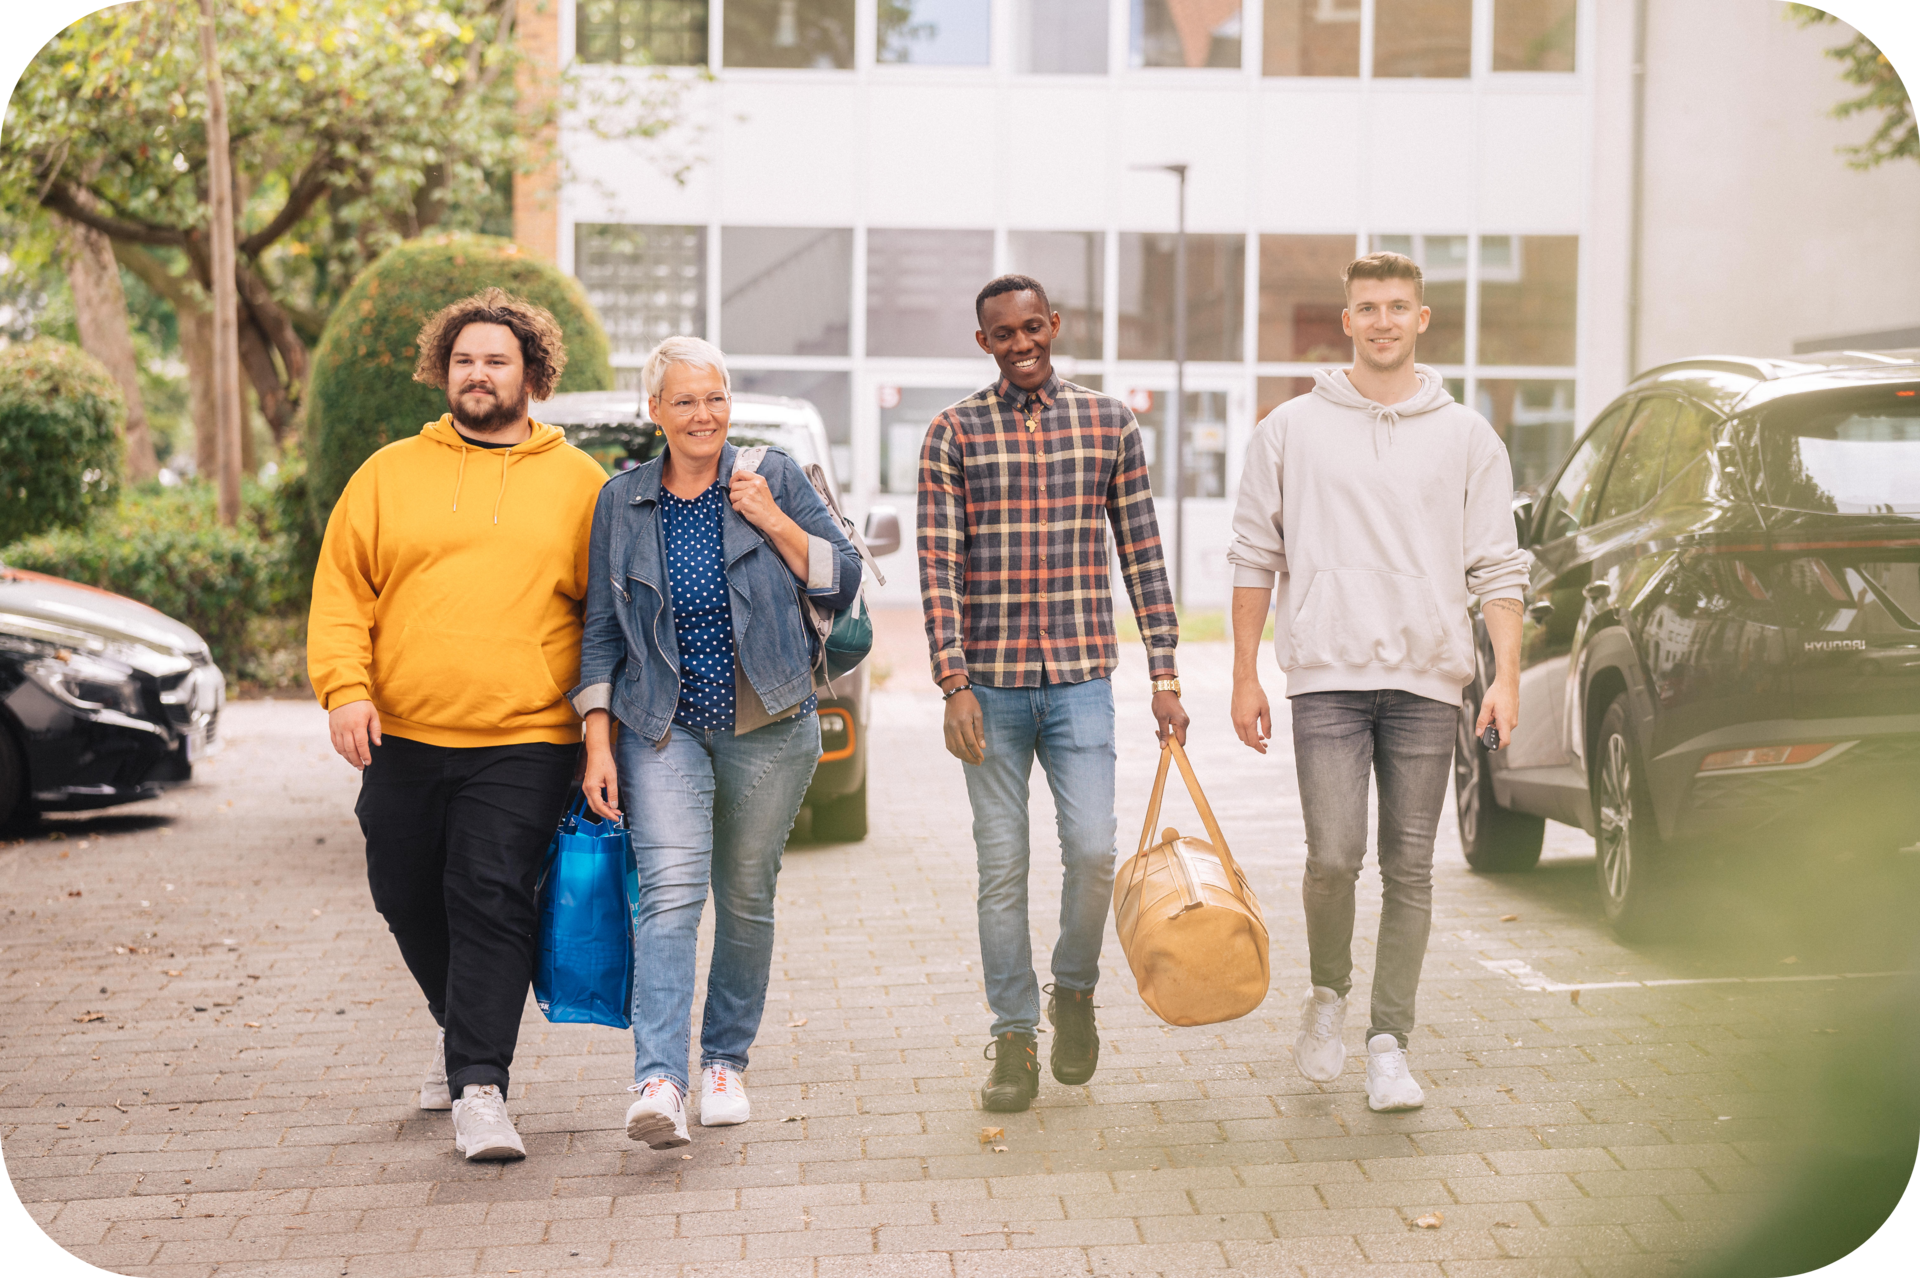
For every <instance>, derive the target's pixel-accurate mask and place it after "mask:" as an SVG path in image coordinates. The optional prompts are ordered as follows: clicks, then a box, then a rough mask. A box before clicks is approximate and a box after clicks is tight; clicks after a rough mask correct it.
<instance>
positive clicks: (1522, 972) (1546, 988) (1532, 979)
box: [1480, 959, 1920, 994]
mask: <svg viewBox="0 0 1920 1278" xmlns="http://www.w3.org/2000/svg"><path fill="white" fill-rule="evenodd" d="M1480 966H1481V967H1484V968H1486V969H1487V970H1488V971H1491V972H1498V973H1500V975H1502V976H1511V977H1512V978H1513V979H1514V980H1516V981H1518V982H1519V983H1520V988H1521V989H1523V990H1526V991H1528V992H1530V993H1535V994H1564V993H1566V992H1567V991H1569V990H1651V989H1665V988H1667V987H1669V986H1674V985H1784V984H1787V983H1789V982H1796V981H1868V980H1875V979H1884V978H1886V977H1890V976H1914V975H1920V973H1914V972H1831V973H1824V974H1818V973H1809V974H1807V975H1804V976H1686V977H1669V978H1667V979H1664V980H1657V981H1576V982H1573V983H1570V984H1569V983H1566V982H1562V981H1556V980H1552V979H1551V978H1549V977H1547V976H1545V975H1544V974H1542V973H1540V972H1536V971H1534V970H1533V969H1532V968H1531V967H1529V966H1528V965H1527V964H1526V963H1525V962H1523V961H1521V960H1520V959H1481V960H1480Z"/></svg>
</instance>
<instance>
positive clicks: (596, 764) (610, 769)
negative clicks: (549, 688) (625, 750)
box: [580, 710, 620, 821]
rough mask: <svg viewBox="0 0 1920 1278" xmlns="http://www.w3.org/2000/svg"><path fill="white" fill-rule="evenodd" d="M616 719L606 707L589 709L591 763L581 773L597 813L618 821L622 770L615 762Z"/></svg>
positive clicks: (583, 790) (583, 789)
mask: <svg viewBox="0 0 1920 1278" xmlns="http://www.w3.org/2000/svg"><path fill="white" fill-rule="evenodd" d="M612 718H613V716H612V715H610V714H608V713H607V712H606V711H605V710H589V711H588V712H587V725H586V738H587V765H586V767H585V768H584V769H582V771H581V774H580V793H582V794H584V795H586V796H587V806H588V807H589V808H592V809H593V814H594V815H595V816H598V817H603V818H605V819H606V820H609V821H618V820H619V819H620V769H619V768H618V767H617V766H615V764H614V761H613V725H612V723H611V722H610V721H611V720H612Z"/></svg>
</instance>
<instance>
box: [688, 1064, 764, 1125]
mask: <svg viewBox="0 0 1920 1278" xmlns="http://www.w3.org/2000/svg"><path fill="white" fill-rule="evenodd" d="M751 1117H753V1106H752V1105H750V1104H748V1103H747V1085H746V1084H745V1083H743V1082H741V1081H740V1071H739V1070H737V1069H735V1068H734V1067H733V1066H731V1065H729V1064H727V1063H726V1062H725V1061H715V1062H714V1063H713V1064H711V1065H703V1066H701V1068H700V1125H701V1126H702V1127H732V1126H734V1125H735V1124H736V1123H744V1122H746V1121H747V1120H748V1119H749V1118H751Z"/></svg>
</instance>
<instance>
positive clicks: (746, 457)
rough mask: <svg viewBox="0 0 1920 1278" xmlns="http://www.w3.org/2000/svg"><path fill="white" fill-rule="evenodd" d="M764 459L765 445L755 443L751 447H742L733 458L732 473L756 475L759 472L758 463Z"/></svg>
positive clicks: (765, 456)
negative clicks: (738, 453)
mask: <svg viewBox="0 0 1920 1278" xmlns="http://www.w3.org/2000/svg"><path fill="white" fill-rule="evenodd" d="M766 459H767V446H766V445H765V444H755V445H753V446H752V447H751V448H743V449H741V450H740V455H739V456H737V457H735V458H734V459H733V473H734V474H736V475H757V474H759V473H760V464H761V463H762V462H764V461H766Z"/></svg>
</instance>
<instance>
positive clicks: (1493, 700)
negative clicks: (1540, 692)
mask: <svg viewBox="0 0 1920 1278" xmlns="http://www.w3.org/2000/svg"><path fill="white" fill-rule="evenodd" d="M1489 723H1491V724H1494V725H1495V726H1496V727H1498V728H1499V729H1500V744H1499V745H1498V746H1497V747H1495V748H1496V749H1500V750H1504V749H1506V748H1507V746H1508V745H1509V744H1510V743H1511V742H1512V741H1513V732H1514V729H1515V728H1518V727H1519V726H1520V681H1519V680H1518V679H1495V680H1494V681H1493V686H1492V687H1491V688H1488V689H1487V695H1486V696H1485V697H1484V698H1483V699H1482V700H1481V702H1480V717H1479V718H1478V719H1476V720H1474V723H1473V735H1474V736H1476V737H1478V736H1481V735H1482V734H1484V733H1485V732H1486V730H1487V725H1488V724H1489Z"/></svg>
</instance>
